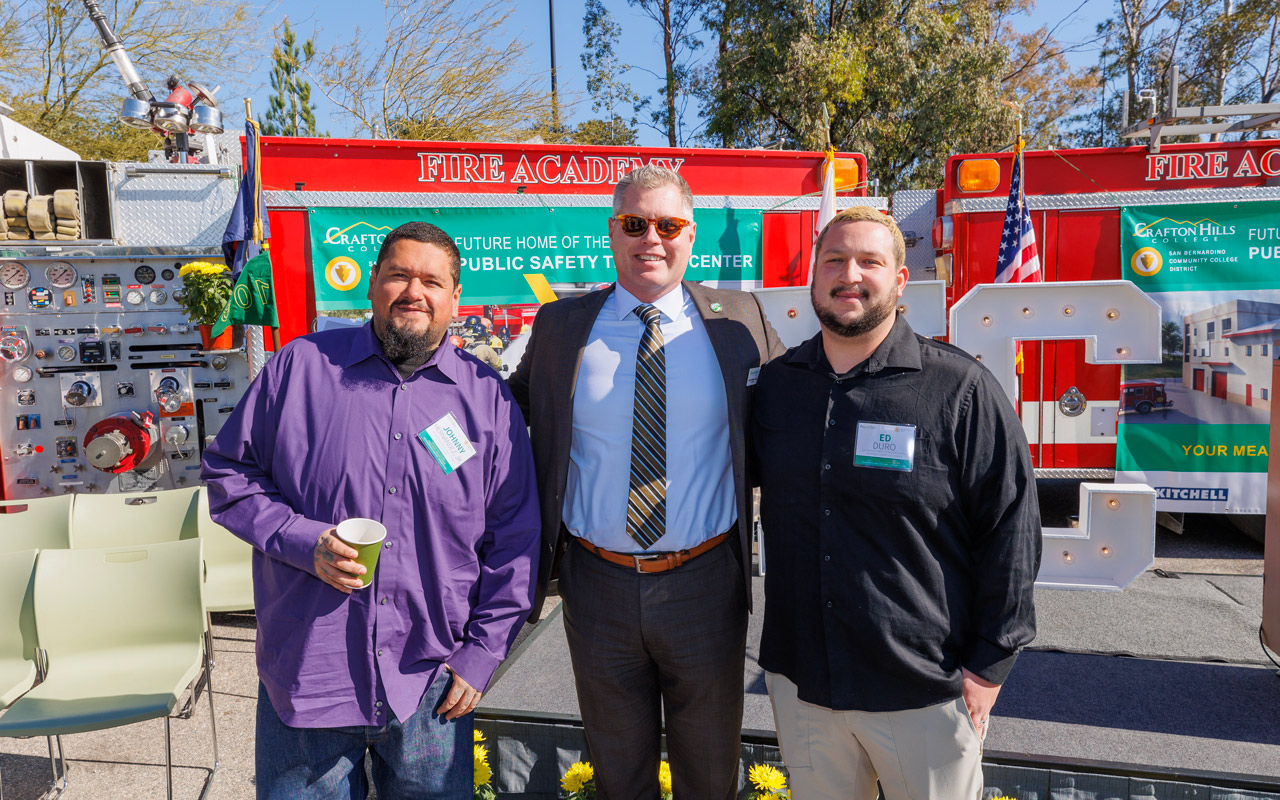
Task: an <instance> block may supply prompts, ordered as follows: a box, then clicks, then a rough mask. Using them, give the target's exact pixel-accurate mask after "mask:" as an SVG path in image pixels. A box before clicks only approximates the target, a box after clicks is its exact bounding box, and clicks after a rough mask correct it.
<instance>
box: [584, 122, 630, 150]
mask: <svg viewBox="0 0 1280 800" xmlns="http://www.w3.org/2000/svg"><path fill="white" fill-rule="evenodd" d="M569 141H571V142H573V143H574V144H606V145H614V146H617V147H633V146H635V143H636V129H635V128H633V127H631V126H630V125H628V124H627V121H626V120H624V119H622V118H621V117H614V118H613V119H611V120H609V119H589V120H587V121H586V122H581V123H579V124H578V126H577V127H576V128H574V129H573V132H572V133H570V134H569Z"/></svg>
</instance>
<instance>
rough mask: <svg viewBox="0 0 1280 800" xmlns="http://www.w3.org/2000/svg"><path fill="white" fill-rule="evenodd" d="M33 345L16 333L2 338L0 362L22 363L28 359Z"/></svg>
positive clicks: (0, 338)
mask: <svg viewBox="0 0 1280 800" xmlns="http://www.w3.org/2000/svg"><path fill="white" fill-rule="evenodd" d="M30 349H31V345H30V344H28V343H27V340H26V338H24V337H22V336H19V335H18V334H16V333H6V334H5V335H4V336H0V361H21V360H23V359H24V358H26V357H27V354H28V353H29V352H30Z"/></svg>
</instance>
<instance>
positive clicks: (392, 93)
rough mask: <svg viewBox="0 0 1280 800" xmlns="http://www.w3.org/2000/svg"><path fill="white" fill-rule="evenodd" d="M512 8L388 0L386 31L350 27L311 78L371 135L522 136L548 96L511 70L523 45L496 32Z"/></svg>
mask: <svg viewBox="0 0 1280 800" xmlns="http://www.w3.org/2000/svg"><path fill="white" fill-rule="evenodd" d="M511 12H512V6H511V4H510V2H508V0H481V1H480V2H477V3H467V2H463V0H421V1H420V2H414V1H413V0H386V14H387V34H386V37H385V38H384V39H383V40H382V41H381V42H374V41H369V40H368V39H367V38H366V37H365V36H364V35H363V34H362V33H361V32H360V30H359V29H356V30H355V31H354V33H353V36H352V38H351V39H350V41H348V42H345V43H342V44H339V45H337V46H335V47H334V48H333V49H332V50H330V51H329V52H328V53H326V54H324V55H323V56H322V57H321V59H320V63H319V67H318V69H317V74H316V75H315V76H314V77H315V79H316V83H317V86H318V88H319V89H320V91H321V92H323V93H324V95H325V96H326V97H328V98H329V100H330V101H332V102H333V103H334V104H335V105H337V106H338V107H339V108H342V109H343V110H345V111H347V112H348V113H349V114H351V115H352V117H353V118H354V120H355V127H356V131H357V133H360V134H364V135H367V136H372V137H375V138H379V137H396V138H407V139H436V140H454V141H463V140H486V141H502V140H506V141H511V140H523V139H525V138H527V137H528V135H529V130H530V129H531V128H537V127H538V125H539V123H540V121H542V118H544V117H545V116H546V112H545V109H547V108H548V107H549V105H550V101H549V98H548V96H547V95H546V93H544V92H541V91H538V90H537V89H535V88H534V86H535V79H534V78H532V77H529V76H524V75H521V74H520V73H519V72H517V71H516V68H517V65H519V64H522V63H524V62H525V57H524V56H525V51H526V49H527V48H526V45H524V44H523V43H521V42H519V41H517V40H514V39H513V40H509V41H506V42H502V41H497V40H496V37H495V31H497V30H499V29H501V27H502V25H503V23H504V22H505V21H506V19H507V18H508V17H509V16H510V15H511Z"/></svg>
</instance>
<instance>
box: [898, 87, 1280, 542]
mask: <svg viewBox="0 0 1280 800" xmlns="http://www.w3.org/2000/svg"><path fill="white" fill-rule="evenodd" d="M1172 102H1173V104H1174V105H1173V107H1171V110H1170V111H1169V112H1167V113H1166V114H1164V115H1162V116H1159V117H1154V116H1153V118H1152V119H1149V120H1147V121H1145V123H1140V124H1139V125H1136V126H1134V127H1133V128H1132V129H1130V130H1129V131H1127V132H1126V135H1137V134H1142V135H1147V136H1149V137H1151V143H1150V144H1149V145H1145V146H1134V147H1124V148H1107V149H1076V150H1044V151H1025V152H1024V172H1023V175H1024V194H1025V202H1026V204H1027V206H1028V207H1029V209H1030V213H1031V219H1032V223H1033V227H1034V229H1035V236H1036V242H1037V245H1038V249H1039V258H1040V262H1041V270H1042V277H1043V280H1045V281H1047V282H1095V283H1096V282H1110V281H1120V280H1126V281H1130V282H1132V283H1133V284H1135V285H1136V286H1137V287H1138V288H1140V289H1141V290H1142V291H1143V292H1145V293H1146V294H1147V296H1148V297H1149V298H1150V299H1151V300H1153V301H1154V302H1156V303H1157V304H1158V305H1159V307H1160V313H1161V334H1162V336H1161V338H1162V348H1161V349H1162V350H1163V353H1162V358H1161V363H1160V364H1147V365H1126V366H1123V367H1122V366H1119V365H1115V364H1100V363H1089V362H1090V359H1088V358H1086V343H1085V342H1084V341H1082V340H1080V339H1075V340H1070V339H1068V340H1059V341H1035V340H1029V341H1026V342H1024V343H1023V344H1022V351H1023V364H1022V367H1021V370H1020V374H1019V376H1018V379H1017V382H1018V386H1017V394H1018V395H1019V396H1020V401H1021V402H1020V407H1021V408H1020V411H1021V416H1022V420H1023V425H1024V428H1025V430H1026V434H1027V438H1028V440H1029V441H1030V443H1031V452H1032V458H1033V460H1034V462H1035V465H1036V469H1037V472H1036V474H1037V476H1038V477H1040V478H1046V479H1053V478H1061V479H1072V480H1107V481H1110V480H1115V481H1117V482H1119V483H1125V482H1141V483H1146V484H1149V485H1150V486H1152V487H1153V488H1154V489H1155V491H1156V496H1157V508H1158V510H1159V511H1160V512H1161V513H1160V520H1161V523H1162V524H1164V525H1167V526H1169V527H1171V528H1173V529H1175V530H1178V529H1180V526H1181V521H1182V520H1181V515H1182V514H1184V513H1188V512H1203V513H1215V514H1216V513H1225V514H1231V515H1236V516H1235V517H1234V518H1233V521H1234V522H1236V523H1237V524H1238V525H1239V526H1240V527H1242V528H1244V529H1245V530H1246V531H1252V532H1255V533H1256V532H1260V530H1261V519H1262V518H1261V516H1258V515H1261V514H1263V513H1264V511H1265V497H1266V485H1265V484H1266V464H1267V452H1266V443H1267V429H1268V422H1269V409H1270V405H1271V393H1272V391H1273V387H1272V386H1271V385H1270V384H1271V362H1272V361H1273V360H1275V359H1276V358H1280V351H1277V349H1276V340H1277V339H1280V336H1277V331H1280V277H1278V276H1280V271H1278V270H1277V268H1280V248H1277V244H1280V241H1277V239H1278V237H1280V139H1276V138H1261V139H1256V140H1252V141H1242V142H1231V143H1224V142H1205V143H1180V144H1179V143H1175V144H1169V143H1166V142H1164V141H1162V140H1163V138H1164V137H1168V136H1176V135H1182V134H1187V133H1190V134H1197V133H1214V132H1221V131H1222V130H1226V129H1233V130H1248V129H1260V128H1264V127H1267V126H1273V125H1274V124H1275V123H1276V121H1277V120H1280V114H1277V113H1276V112H1278V111H1280V106H1275V107H1274V108H1273V107H1265V108H1264V107H1250V108H1248V109H1245V111H1246V112H1247V114H1248V115H1250V118H1249V119H1247V120H1245V121H1244V122H1243V123H1242V122H1236V123H1219V124H1217V125H1196V126H1185V127H1183V126H1175V125H1173V124H1172V122H1173V121H1177V120H1182V119H1186V118H1188V117H1190V116H1194V115H1196V114H1194V113H1193V112H1189V111H1187V110H1185V109H1177V108H1176V92H1175V94H1174V99H1173V101H1172ZM1231 110H1232V109H1225V108H1224V109H1202V110H1199V111H1200V112H1201V115H1204V116H1209V115H1212V114H1214V112H1218V113H1222V112H1228V113H1229V112H1230V111H1231ZM1235 113H1237V114H1239V113H1241V112H1240V110H1239V109H1236V110H1235ZM1223 115H1224V116H1226V114H1223ZM1162 126H1163V128H1162ZM1013 164H1014V154H1013V153H1012V152H1002V153H974V154H963V155H955V156H952V157H951V158H949V159H948V161H947V163H946V172H945V183H944V184H943V186H942V187H941V188H940V189H938V190H937V192H936V200H935V202H934V204H933V208H932V209H931V210H932V212H933V214H934V215H935V218H934V220H933V221H932V224H931V234H932V235H931V238H932V244H933V248H934V255H935V263H934V270H935V274H936V276H937V277H938V278H940V279H942V280H943V281H945V285H946V287H947V288H946V294H947V304H948V306H949V307H951V306H953V305H954V304H955V303H956V302H957V301H959V300H960V299H961V298H962V297H963V296H964V295H965V294H966V293H968V292H970V291H972V290H973V289H974V288H975V287H978V286H980V285H982V284H986V283H990V282H992V281H994V279H995V266H996V262H997V249H998V248H999V246H1000V241H1001V235H1002V230H1003V228H1004V225H1005V214H1006V208H1007V204H1008V196H1009V183H1010V175H1011V172H1012V167H1013ZM911 199H913V200H915V199H916V198H914V197H912V198H911ZM895 208H896V198H895ZM1126 387H1127V388H1126ZM1141 392H1145V393H1146V396H1145V397H1146V399H1145V400H1144V399H1143V398H1139V397H1138V396H1137V395H1138V393H1141ZM1157 408H1158V409H1161V413H1158V414H1151V413H1143V412H1149V411H1151V410H1152V409H1157ZM1126 412H1137V413H1126ZM1259 535H1260V534H1259Z"/></svg>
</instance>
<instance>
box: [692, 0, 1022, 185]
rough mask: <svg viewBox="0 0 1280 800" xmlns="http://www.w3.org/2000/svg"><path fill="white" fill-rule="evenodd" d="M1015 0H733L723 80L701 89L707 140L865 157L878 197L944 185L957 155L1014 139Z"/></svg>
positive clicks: (727, 12) (723, 47) (724, 32)
mask: <svg viewBox="0 0 1280 800" xmlns="http://www.w3.org/2000/svg"><path fill="white" fill-rule="evenodd" d="M1011 2H1012V0H949V1H948V2H944V3H927V4H926V3H913V2H902V3H895V2H889V0H877V1H876V2H866V3H860V4H847V3H840V2H836V0H830V2H828V3H817V4H815V3H812V2H807V1H806V0H728V2H726V3H725V6H724V10H723V13H722V15H721V17H720V18H718V19H715V20H712V21H711V22H712V25H713V27H716V28H717V29H718V30H719V35H720V48H719V53H720V55H719V58H718V59H717V61H716V64H715V68H714V73H713V74H711V75H709V76H708V77H707V79H706V80H705V81H704V82H703V85H702V91H703V96H704V98H705V106H704V115H705V116H706V117H707V118H708V123H707V136H708V138H710V139H712V140H717V141H718V143H719V144H721V145H723V146H725V147H782V148H786V149H804V150H819V149H822V148H823V147H824V146H825V145H826V143H827V141H828V130H826V129H824V128H823V124H822V109H823V106H824V105H825V106H826V107H827V109H828V113H829V115H830V128H829V140H830V142H831V144H832V145H834V146H835V147H836V148H837V149H841V150H852V151H859V152H863V153H866V155H867V157H868V159H869V161H870V164H871V165H872V170H873V172H874V173H875V174H876V175H877V176H879V178H880V179H881V184H880V187H879V190H880V192H881V193H888V192H889V191H893V190H895V189H902V188H908V187H928V186H936V185H938V184H939V183H940V182H941V179H942V168H943V165H944V163H945V161H946V158H947V156H948V155H949V154H950V153H956V152H983V151H987V150H993V149H994V150H998V149H1001V148H1003V147H1005V146H1007V145H1009V144H1011V143H1012V142H1013V139H1014V135H1015V131H1016V117H1015V115H1014V113H1013V112H1012V111H1011V110H1010V109H1008V108H1006V107H1005V106H1003V105H1002V104H1001V103H1000V100H1001V95H1002V86H1001V78H1002V76H1003V74H1004V70H1005V67H1006V64H1007V60H1008V55H1009V48H1008V47H1007V46H1006V45H1005V44H1003V43H1002V42H1000V41H998V39H997V36H996V34H997V28H998V25H997V23H998V21H999V18H1000V15H1001V14H1003V13H1004V12H1005V11H1007V10H1008V8H1009V7H1010V5H1011Z"/></svg>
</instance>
